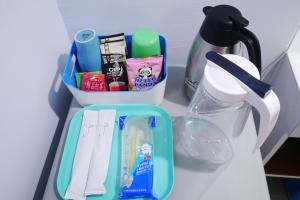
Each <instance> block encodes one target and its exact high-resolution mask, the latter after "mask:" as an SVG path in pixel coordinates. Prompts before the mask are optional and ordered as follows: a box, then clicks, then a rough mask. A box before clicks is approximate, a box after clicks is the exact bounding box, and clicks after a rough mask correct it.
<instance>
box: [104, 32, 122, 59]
mask: <svg viewBox="0 0 300 200" xmlns="http://www.w3.org/2000/svg"><path fill="white" fill-rule="evenodd" d="M100 49H101V54H121V55H124V56H127V47H126V42H125V37H124V33H120V34H115V35H109V36H105V37H103V38H101V39H100Z"/></svg>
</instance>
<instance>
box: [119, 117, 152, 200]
mask: <svg viewBox="0 0 300 200" xmlns="http://www.w3.org/2000/svg"><path fill="white" fill-rule="evenodd" d="M155 127H156V118H155V117H154V116H121V117H120V118H119V129H120V132H121V134H122V136H121V137H122V161H121V162H122V163H121V194H120V197H119V198H120V199H132V198H151V199H153V200H154V199H157V198H156V197H155V196H154V195H153V175H154V163H153V156H154V154H153V139H152V137H153V131H152V130H153V129H154V128H155Z"/></svg>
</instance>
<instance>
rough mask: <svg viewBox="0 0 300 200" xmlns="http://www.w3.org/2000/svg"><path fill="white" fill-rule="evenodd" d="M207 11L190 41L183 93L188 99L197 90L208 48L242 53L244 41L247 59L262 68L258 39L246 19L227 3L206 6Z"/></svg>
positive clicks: (205, 10) (209, 49) (228, 52)
mask: <svg viewBox="0 0 300 200" xmlns="http://www.w3.org/2000/svg"><path fill="white" fill-rule="evenodd" d="M203 12H204V14H205V15H206V17H205V19H204V21H203V24H202V26H201V28H200V31H199V33H198V34H197V35H196V37H195V39H194V42H193V44H192V47H191V50H190V53H189V56H188V61H187V66H186V73H185V83H184V85H185V93H186V95H187V96H188V97H189V98H190V99H191V98H192V97H193V95H194V93H195V91H196V88H197V86H198V84H199V81H200V79H201V77H202V75H203V72H204V66H205V64H206V58H205V55H206V53H207V52H209V51H215V52H218V53H220V54H237V55H241V54H244V52H245V51H244V46H243V45H242V43H244V44H245V46H246V48H247V54H248V57H249V60H250V61H251V62H253V63H254V64H255V65H256V67H257V68H258V70H259V72H260V71H261V51H260V45H259V42H258V39H257V38H256V36H255V35H254V34H253V33H252V32H250V31H249V30H248V29H246V28H245V27H246V26H248V24H249V21H248V20H247V19H245V18H244V17H243V16H242V14H241V12H240V11H239V10H238V9H237V8H235V7H232V6H229V5H218V6H215V7H211V6H206V7H204V8H203Z"/></svg>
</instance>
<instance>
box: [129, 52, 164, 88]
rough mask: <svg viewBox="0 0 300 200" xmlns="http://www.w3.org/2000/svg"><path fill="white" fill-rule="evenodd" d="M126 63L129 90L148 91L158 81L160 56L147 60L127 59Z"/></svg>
mask: <svg viewBox="0 0 300 200" xmlns="http://www.w3.org/2000/svg"><path fill="white" fill-rule="evenodd" d="M126 62H127V75H128V89H129V90H135V91H139V90H148V89H150V88H152V87H153V86H154V85H155V84H156V83H158V82H159V81H160V78H161V77H160V74H161V69H162V63H163V56H162V55H161V56H154V57H148V58H129V59H127V60H126Z"/></svg>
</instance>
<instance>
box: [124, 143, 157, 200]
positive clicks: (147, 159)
mask: <svg viewBox="0 0 300 200" xmlns="http://www.w3.org/2000/svg"><path fill="white" fill-rule="evenodd" d="M131 173H132V175H126V176H125V177H124V176H123V181H122V182H123V186H122V196H121V199H127V198H130V197H131V198H132V197H146V198H152V199H156V198H155V197H154V196H153V194H152V188H153V154H152V145H150V144H147V143H145V144H143V145H142V146H141V147H140V149H139V153H138V156H137V158H136V160H135V163H134V166H133V168H132V171H131Z"/></svg>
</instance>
